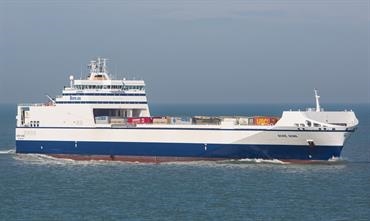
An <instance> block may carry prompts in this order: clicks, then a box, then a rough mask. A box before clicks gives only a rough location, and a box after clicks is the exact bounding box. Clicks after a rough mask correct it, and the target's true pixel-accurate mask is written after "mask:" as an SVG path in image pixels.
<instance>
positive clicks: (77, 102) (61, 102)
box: [56, 101, 147, 104]
mask: <svg viewBox="0 0 370 221" xmlns="http://www.w3.org/2000/svg"><path fill="white" fill-rule="evenodd" d="M56 103H57V104H147V102H146V101H57V102H56Z"/></svg>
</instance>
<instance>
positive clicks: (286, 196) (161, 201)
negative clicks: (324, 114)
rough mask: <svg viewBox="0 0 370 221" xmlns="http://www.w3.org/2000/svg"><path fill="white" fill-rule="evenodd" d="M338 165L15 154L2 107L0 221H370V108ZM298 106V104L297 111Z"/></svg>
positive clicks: (246, 109)
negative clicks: (76, 158)
mask: <svg viewBox="0 0 370 221" xmlns="http://www.w3.org/2000/svg"><path fill="white" fill-rule="evenodd" d="M324 106H325V107H327V109H348V110H349V109H353V110H354V111H355V112H356V114H357V117H358V118H359V121H360V125H359V128H358V130H357V131H356V133H355V134H354V135H353V136H352V137H351V139H350V140H349V141H348V143H347V144H346V146H345V148H344V150H343V152H342V153H343V156H342V159H340V160H338V161H335V162H328V163H322V164H311V165H299V164H284V163H281V162H279V161H259V160H248V159H245V160H240V161H229V162H221V163H220V162H218V163H217V162H193V163H165V164H139V163H137V164H136V163H122V162H76V161H71V160H60V159H53V158H49V157H44V156H40V155H30V156H28V155H16V154H14V148H15V144H14V126H15V112H16V106H15V105H4V104H3V105H0V153H1V154H0V220H370V140H369V139H370V138H369V137H370V105H324ZM151 107H152V108H151V112H152V115H183V116H188V115H204V114H211V115H256V114H258V115H262V114H268V115H277V116H278V115H280V113H281V111H283V110H289V109H290V108H293V109H296V108H298V106H297V105H160V104H157V105H152V106H151ZM301 107H302V106H301Z"/></svg>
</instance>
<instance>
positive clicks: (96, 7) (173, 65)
mask: <svg viewBox="0 0 370 221" xmlns="http://www.w3.org/2000/svg"><path fill="white" fill-rule="evenodd" d="M369 30H370V13H369V1H368V0H348V1H345V0H295V1H293V0H284V1H283V0H276V1H272V0H269V1H267V0H259V1H257V0H256V1H251V0H245V1H232V0H231V1H205V0H204V1H192V0H189V1H182V0H176V1H165V0H153V1H139V0H137V1H113V0H110V1H97V0H96V1H94V0H90V1H88V0H76V1H72V0H65V1H58V0H57V1H41V0H38V1H35V0H29V1H17V0H13V1H8V0H2V1H0V65H1V68H0V103H29V102H44V101H46V100H47V98H46V97H45V94H48V95H50V96H52V97H54V96H57V95H59V94H61V90H62V88H63V86H65V85H68V84H69V80H68V79H69V75H71V74H73V75H74V76H75V78H80V77H84V76H86V73H87V64H88V62H89V61H90V60H92V59H94V58H96V57H98V56H99V57H105V58H108V59H109V61H108V67H109V70H110V73H111V74H112V75H113V76H116V77H118V78H123V77H125V78H135V79H144V80H145V82H146V90H147V96H148V99H149V102H150V103H183V104H186V103H194V104H196V103H201V104H203V103H241V104H244V103H266V104H269V103H313V102H314V96H313V89H314V88H317V89H318V90H319V93H320V95H321V102H322V103H370V76H369V75H370V69H369V63H370V58H369V50H370V46H369V44H370V43H369V42H370V37H369Z"/></svg>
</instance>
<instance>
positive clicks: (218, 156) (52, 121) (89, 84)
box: [15, 58, 358, 162]
mask: <svg viewBox="0 0 370 221" xmlns="http://www.w3.org/2000/svg"><path fill="white" fill-rule="evenodd" d="M88 68H89V74H88V76H87V78H84V79H74V77H73V76H72V75H71V76H70V78H69V85H68V86H65V87H64V89H63V91H62V94H61V95H60V96H57V97H55V98H51V97H49V96H48V98H49V101H48V102H47V103H40V104H19V105H18V107H17V126H16V137H15V139H16V152H17V153H20V154H46V155H51V156H53V157H61V158H70V159H76V160H122V161H139V162H166V161H193V160H228V159H245V158H249V159H278V160H282V161H316V160H320V161H322V160H323V161H327V160H330V159H332V158H337V157H340V155H341V151H342V148H343V146H344V144H345V142H346V141H347V139H348V138H349V136H350V135H351V134H352V133H353V132H354V131H355V130H356V127H357V125H358V120H357V118H356V116H355V113H354V112H353V111H346V110H345V111H324V110H323V109H322V108H321V107H320V103H319V96H318V94H317V91H316V90H315V100H316V108H308V109H306V110H304V111H301V110H297V111H292V110H288V111H283V113H282V115H281V116H279V117H275V116H193V117H173V116H151V115H150V111H149V106H148V101H147V96H146V90H145V83H144V81H143V80H132V79H130V80H129V79H125V78H123V79H113V78H112V77H111V75H110V74H109V73H108V70H107V62H106V59H100V58H98V59H97V60H93V61H91V62H90V64H89V65H88Z"/></svg>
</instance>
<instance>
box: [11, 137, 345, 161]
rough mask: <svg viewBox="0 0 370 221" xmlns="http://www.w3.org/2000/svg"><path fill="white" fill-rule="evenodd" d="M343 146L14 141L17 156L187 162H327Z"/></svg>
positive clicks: (337, 153)
mask: <svg viewBox="0 0 370 221" xmlns="http://www.w3.org/2000/svg"><path fill="white" fill-rule="evenodd" d="M342 148H343V147H342V146H308V145H305V146H296V145H294V146H292V145H252V144H246V145H241V144H207V145H205V144H194V143H143V142H135V143H128V142H74V141H16V152H17V153H35V154H48V155H64V156H68V155H74V156H110V157H111V158H114V157H119V156H128V157H166V158H174V159H176V158H185V159H186V158H189V159H197V158H199V159H244V158H251V159H254V158H258V159H280V160H329V159H331V158H333V157H340V153H341V151H342Z"/></svg>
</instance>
